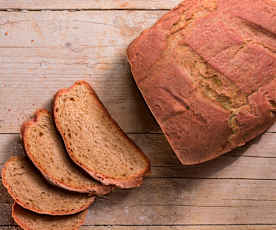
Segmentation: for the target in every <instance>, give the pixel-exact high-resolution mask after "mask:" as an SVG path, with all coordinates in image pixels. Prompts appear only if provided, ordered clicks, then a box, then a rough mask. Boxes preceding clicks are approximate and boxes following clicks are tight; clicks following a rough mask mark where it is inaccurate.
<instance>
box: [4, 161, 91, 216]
mask: <svg viewBox="0 0 276 230" xmlns="http://www.w3.org/2000/svg"><path fill="white" fill-rule="evenodd" d="M2 182H3V185H4V186H5V187H6V188H7V190H8V193H9V194H10V195H11V197H12V198H13V199H14V200H15V201H16V202H17V203H18V204H20V205H21V206H22V207H24V208H26V209H29V210H31V211H33V212H36V213H40V214H48V215H70V214H74V213H78V212H80V211H82V210H85V209H87V208H88V207H89V205H90V204H92V203H93V202H94V200H95V197H93V196H88V195H87V194H84V193H76V192H70V191H66V190H64V189H60V188H58V187H55V186H53V185H50V184H48V183H47V181H46V180H45V179H44V177H42V176H41V175H40V173H39V171H38V170H37V169H36V168H35V167H34V166H33V165H32V163H31V162H30V161H29V160H28V159H27V158H26V157H24V156H14V157H11V158H10V159H9V160H8V161H7V162H6V163H5V165H4V167H3V169H2Z"/></svg>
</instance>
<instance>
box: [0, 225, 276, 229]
mask: <svg viewBox="0 0 276 230" xmlns="http://www.w3.org/2000/svg"><path fill="white" fill-rule="evenodd" d="M0 229H2V230H20V228H19V227H16V226H3V227H0ZM275 229H276V225H234V226H233V225H219V226H215V225H211V226H189V225H184V226H81V227H80V230H275Z"/></svg>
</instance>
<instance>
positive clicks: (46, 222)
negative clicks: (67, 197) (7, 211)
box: [12, 202, 88, 230]
mask: <svg viewBox="0 0 276 230" xmlns="http://www.w3.org/2000/svg"><path fill="white" fill-rule="evenodd" d="M87 212H88V209H86V210H85V211H82V212H80V213H77V214H74V215H69V216H50V215H42V214H37V213H34V212H31V211H29V210H27V209H25V208H22V207H21V206H20V205H18V204H17V203H16V202H14V203H13V206H12V217H13V219H14V220H15V222H16V223H17V224H18V225H19V226H20V227H21V228H22V229H24V230H77V229H79V227H80V226H81V225H82V224H83V222H84V220H85V217H86V215H87Z"/></svg>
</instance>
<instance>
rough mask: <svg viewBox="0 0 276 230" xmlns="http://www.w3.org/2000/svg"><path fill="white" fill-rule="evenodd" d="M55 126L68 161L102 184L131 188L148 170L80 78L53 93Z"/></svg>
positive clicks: (144, 157) (128, 140)
mask: <svg viewBox="0 0 276 230" xmlns="http://www.w3.org/2000/svg"><path fill="white" fill-rule="evenodd" d="M53 110H54V118H55V123H56V127H57V129H58V130H59V132H60V134H61V135H62V138H63V140H64V143H65V146H66V149H67V152H68V153H69V155H70V157H71V158H72V160H73V161H74V162H75V163H76V164H78V165H79V166H80V167H82V168H83V169H84V170H86V171H87V172H88V173H89V174H90V175H91V176H92V177H94V178H95V179H96V180H99V181H101V182H102V183H103V184H106V185H116V186H119V187H121V188H132V187H136V186H139V185H140V184H141V183H142V180H143V177H144V175H145V173H147V172H148V171H149V170H150V163H149V160H148V158H147V157H146V156H145V155H144V153H142V152H141V150H140V149H139V148H138V147H137V146H136V145H135V144H134V143H133V142H132V141H131V140H130V139H129V138H128V137H127V136H126V135H125V134H124V133H123V131H122V130H121V129H120V128H119V126H118V125H117V123H116V122H115V121H114V120H113V119H112V118H111V117H110V115H109V113H108V112H107V110H106V109H105V107H104V106H103V104H102V103H101V102H100V100H99V99H98V97H97V95H96V93H95V92H94V90H93V89H92V88H91V87H90V85H89V84H88V83H86V82H84V81H78V82H76V83H75V84H74V85H73V86H72V87H70V88H68V89H62V90H60V91H58V92H57V94H56V96H55V99H54V109H53Z"/></svg>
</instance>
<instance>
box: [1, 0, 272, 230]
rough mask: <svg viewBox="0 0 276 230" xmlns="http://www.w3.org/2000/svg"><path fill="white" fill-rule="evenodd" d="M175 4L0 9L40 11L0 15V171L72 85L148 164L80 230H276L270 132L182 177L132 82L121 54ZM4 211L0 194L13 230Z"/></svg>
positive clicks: (8, 4) (29, 4) (134, 0)
mask: <svg viewBox="0 0 276 230" xmlns="http://www.w3.org/2000/svg"><path fill="white" fill-rule="evenodd" d="M178 2H180V1H174V0H172V1H165V0H155V1H145V0H131V1H123V0H117V1H114V0H90V1H88V0H79V1H74V0H68V1H66V4H65V3H64V1H63V0H62V1H61V0H49V1H40V2H37V1H33V0H30V1H25V0H24V1H23V0H16V1H8V0H0V9H4V10H5V9H32V10H38V11H19V12H9V11H0V169H1V168H2V166H3V163H4V162H5V161H6V160H7V159H8V158H9V157H10V156H11V155H14V154H22V153H23V148H22V145H21V141H20V138H19V134H18V132H19V129H20V125H21V123H22V122H23V121H24V120H26V119H27V118H29V117H30V116H31V115H32V114H33V112H34V111H35V110H36V109H38V108H41V107H46V108H48V109H50V104H51V99H52V97H53V95H54V93H55V92H56V91H57V90H58V89H60V88H63V87H68V86H70V85H71V84H72V83H73V82H74V81H75V80H79V79H84V80H87V81H89V82H90V83H91V84H93V86H94V88H95V90H96V91H97V93H98V94H99V97H100V98H101V99H102V101H103V103H104V104H105V105H106V107H107V108H108V110H109V111H110V113H111V115H112V116H113V117H114V118H115V120H117V121H118V123H119V125H120V126H121V127H122V128H123V130H124V131H126V132H127V133H128V134H129V136H130V137H131V138H132V139H133V140H134V141H135V142H136V143H137V144H138V145H139V146H140V147H141V148H142V150H143V151H144V152H145V153H146V154H147V155H148V156H149V157H150V159H151V161H152V166H153V167H152V174H151V175H150V176H149V177H148V178H147V179H146V180H145V183H144V185H143V186H142V187H140V188H138V189H133V190H121V191H119V190H117V191H115V192H114V193H112V194H110V195H108V196H107V197H106V198H101V199H98V200H97V202H96V204H95V205H93V206H91V208H90V211H89V215H88V218H87V219H86V222H85V226H83V227H82V228H81V230H90V229H91V230H92V229H93V230H94V229H96V230H107V229H110V230H126V229H130V230H142V229H147V230H157V229H159V230H167V229H170V230H184V229H185V230H226V229H227V230H228V229H229V230H268V229H272V230H273V229H276V198H275V191H276V167H275V165H276V151H275V149H276V142H275V138H276V136H275V135H276V133H273V132H275V131H276V125H275V126H274V127H272V128H271V129H270V130H269V132H267V133H266V134H264V135H263V136H262V137H259V138H257V139H256V140H254V141H252V142H251V143H250V144H248V145H247V146H245V147H243V148H241V149H239V150H237V151H234V152H231V153H228V154H226V155H224V156H222V157H220V158H218V159H216V160H214V161H211V162H207V163H205V164H202V165H198V166H189V167H184V166H181V165H180V163H179V162H178V160H177V159H176V157H175V155H174V154H173V152H172V150H171V148H170V147H169V145H168V143H167V141H166V139H165V137H164V136H163V135H162V134H161V132H160V129H159V128H158V125H157V124H156V123H155V121H154V119H153V117H152V116H151V114H150V112H149V110H148V109H147V107H146V105H145V104H144V102H143V99H142V97H141V95H140V94H139V92H138V90H137V89H136V86H135V83H134V82H133V80H132V78H131V75H130V71H129V67H128V64H127V59H126V48H127V46H128V44H129V43H130V42H131V41H132V40H133V39H134V38H135V37H136V36H138V34H139V33H140V32H141V31H143V30H144V29H145V28H147V27H149V26H150V25H152V24H153V23H154V22H155V21H156V20H157V19H158V18H159V17H161V15H162V14H164V13H165V12H166V10H159V9H169V8H171V7H173V6H175V5H176V4H177V3H178ZM41 9H55V10H57V11H51V10H50V11H40V10H41ZM62 9H78V11H74V12H69V11H62ZM79 9H80V10H79ZM81 9H86V10H84V11H83V10H81ZM89 9H91V10H89ZM92 9H93V10H92ZM97 9H143V10H97ZM150 9H155V10H150ZM11 202H12V200H11V198H10V197H9V196H8V194H7V192H6V190H5V189H4V188H3V186H2V185H1V186H0V229H5V230H17V229H18V227H16V224H15V223H14V222H13V220H12V219H11V216H10V204H11ZM95 225H96V226H95ZM98 225H99V226H98ZM101 225H102V226H101ZM105 225H107V226H105ZM124 225H125V226H124ZM152 225H154V226H152Z"/></svg>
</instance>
